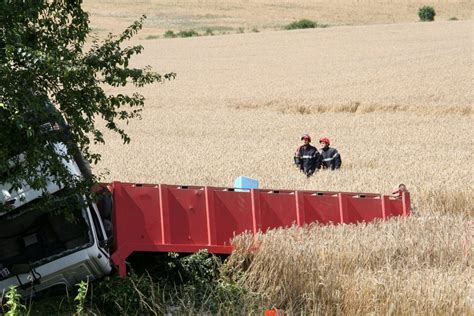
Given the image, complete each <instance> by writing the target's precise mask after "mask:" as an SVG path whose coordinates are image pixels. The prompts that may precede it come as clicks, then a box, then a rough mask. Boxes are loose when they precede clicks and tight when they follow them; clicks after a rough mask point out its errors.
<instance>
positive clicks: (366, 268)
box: [228, 215, 474, 315]
mask: <svg viewBox="0 0 474 316" xmlns="http://www.w3.org/2000/svg"><path fill="white" fill-rule="evenodd" d="M472 229H473V226H472V224H471V225H469V224H468V222H466V219H465V218H464V217H462V216H452V215H451V216H442V217H438V216H422V217H418V216H413V217H411V218H407V219H394V220H391V221H389V222H378V223H375V224H369V225H364V226H362V225H359V226H353V225H344V226H317V225H313V226H309V227H304V228H297V227H293V228H291V229H289V230H276V231H271V232H269V233H267V234H266V235H262V234H259V235H257V236H255V237H253V236H249V235H243V236H239V237H237V238H236V239H235V245H236V251H234V253H233V254H232V256H231V257H230V259H229V263H228V268H230V270H231V271H238V272H239V273H240V272H241V271H245V277H244V279H243V280H241V281H242V284H243V286H245V287H246V288H247V289H249V290H251V291H254V292H258V293H261V294H263V299H262V301H263V302H265V303H266V305H267V306H268V307H272V306H276V307H278V308H283V309H285V310H287V311H289V312H290V313H301V312H303V313H304V314H308V313H318V314H349V315H356V314H357V315H360V314H376V315H384V314H385V315H388V314H390V315H392V314H395V315H400V314H404V315H406V314H409V315H416V314H430V315H442V314H444V315H447V314H449V315H461V314H463V315H469V314H471V315H472V314H473V313H474V307H473V305H472V300H473V299H474V292H473V288H472V284H473V282H474V274H473V272H474V270H473V269H472V260H473V256H472V255H473V253H472ZM256 245H257V246H258V251H256V252H254V251H252V250H251V249H253V248H255V246H256Z"/></svg>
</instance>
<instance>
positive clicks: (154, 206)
mask: <svg viewBox="0 0 474 316" xmlns="http://www.w3.org/2000/svg"><path fill="white" fill-rule="evenodd" d="M114 202H115V203H114V213H113V215H114V230H115V231H116V234H115V240H116V242H117V243H118V244H120V243H122V242H152V243H162V239H161V220H160V217H159V212H160V205H159V195H158V190H157V189H156V187H155V186H140V187H137V186H129V187H126V188H125V187H123V186H121V185H115V187H114Z"/></svg>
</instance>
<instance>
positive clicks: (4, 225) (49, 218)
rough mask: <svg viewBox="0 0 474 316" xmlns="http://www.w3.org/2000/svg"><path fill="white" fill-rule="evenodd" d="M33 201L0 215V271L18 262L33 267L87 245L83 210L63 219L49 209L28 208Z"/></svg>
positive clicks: (87, 237)
mask: <svg viewBox="0 0 474 316" xmlns="http://www.w3.org/2000/svg"><path fill="white" fill-rule="evenodd" d="M60 194H61V192H58V193H56V194H55V195H60ZM34 204H35V201H33V202H30V203H28V204H25V205H24V206H22V207H20V208H18V209H15V210H13V211H10V212H8V213H7V214H4V215H3V216H1V217H0V270H2V269H4V268H7V269H8V270H10V271H11V267H12V266H13V265H15V264H21V263H28V264H32V265H33V266H34V265H35V263H37V262H40V261H41V262H43V261H45V260H46V261H48V260H49V259H50V258H51V257H53V256H56V255H60V254H62V253H64V252H70V251H72V250H73V249H76V248H80V247H83V246H85V245H87V244H89V242H90V234H89V228H88V225H87V222H86V220H85V216H86V214H85V213H84V211H83V210H81V209H76V210H74V211H73V212H72V213H73V214H72V215H73V217H72V219H71V218H68V219H66V217H65V216H64V215H61V214H55V213H52V212H51V211H50V210H45V211H42V210H31V209H32V206H34ZM1 278H2V276H1V275H0V279H1Z"/></svg>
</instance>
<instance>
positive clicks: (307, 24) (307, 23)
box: [285, 19, 318, 30]
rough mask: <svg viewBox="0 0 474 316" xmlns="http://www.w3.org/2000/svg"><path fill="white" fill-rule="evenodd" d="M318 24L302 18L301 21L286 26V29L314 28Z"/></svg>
mask: <svg viewBox="0 0 474 316" xmlns="http://www.w3.org/2000/svg"><path fill="white" fill-rule="evenodd" d="M317 26H318V23H316V22H314V21H311V20H308V19H302V20H299V21H295V22H293V23H290V24H288V25H287V26H285V30H296V29H313V28H315V27H317Z"/></svg>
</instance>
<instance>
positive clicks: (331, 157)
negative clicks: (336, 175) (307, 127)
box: [319, 137, 342, 170]
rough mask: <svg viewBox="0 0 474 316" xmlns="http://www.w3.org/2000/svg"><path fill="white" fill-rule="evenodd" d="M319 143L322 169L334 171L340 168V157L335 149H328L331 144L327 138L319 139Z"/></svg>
mask: <svg viewBox="0 0 474 316" xmlns="http://www.w3.org/2000/svg"><path fill="white" fill-rule="evenodd" d="M319 143H320V144H321V156H322V162H321V165H322V167H323V169H331V170H336V169H339V168H341V164H342V160H341V155H340V154H339V152H338V151H337V149H336V148H332V147H329V145H330V144H331V142H330V140H329V138H327V137H321V138H320V139H319Z"/></svg>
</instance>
